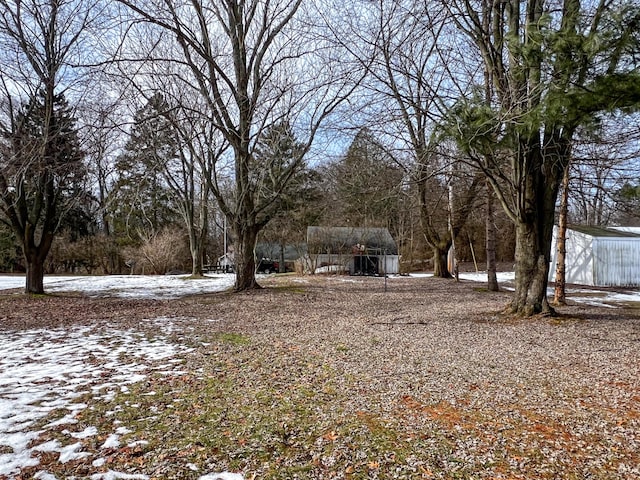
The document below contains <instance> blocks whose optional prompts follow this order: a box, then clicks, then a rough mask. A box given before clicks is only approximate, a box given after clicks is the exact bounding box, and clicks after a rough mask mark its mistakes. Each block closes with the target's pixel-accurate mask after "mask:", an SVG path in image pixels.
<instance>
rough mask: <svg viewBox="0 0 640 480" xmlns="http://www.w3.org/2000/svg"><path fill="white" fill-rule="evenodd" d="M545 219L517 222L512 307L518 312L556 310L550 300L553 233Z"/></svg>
mask: <svg viewBox="0 0 640 480" xmlns="http://www.w3.org/2000/svg"><path fill="white" fill-rule="evenodd" d="M542 221H544V220H543V219H540V220H537V221H532V222H524V221H521V222H518V223H517V224H516V252H515V257H516V272H515V273H516V285H515V287H516V288H515V293H514V296H513V300H512V302H511V311H512V312H513V313H517V314H519V315H524V316H530V315H535V314H538V313H543V314H553V313H555V312H554V310H553V309H552V308H551V306H550V305H549V302H548V300H547V285H548V275H549V251H550V243H551V235H550V234H549V235H547V233H546V232H547V231H548V230H549V231H550V229H547V228H544V226H543V225H541V222H542ZM547 237H548V238H547Z"/></svg>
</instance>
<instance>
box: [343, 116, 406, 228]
mask: <svg viewBox="0 0 640 480" xmlns="http://www.w3.org/2000/svg"><path fill="white" fill-rule="evenodd" d="M403 176H404V172H403V170H402V169H401V168H400V167H399V166H398V165H397V164H396V163H395V162H394V161H393V158H392V157H391V155H390V154H389V153H388V152H387V150H386V149H385V148H384V146H383V145H381V144H380V143H379V142H378V141H377V140H376V139H375V138H374V136H373V134H372V133H371V131H370V130H368V129H367V128H363V129H361V130H360V131H359V132H358V133H357V134H356V136H355V138H354V139H353V142H351V145H350V146H349V148H348V149H347V152H346V154H345V156H344V157H343V158H342V159H341V160H340V162H339V163H338V164H337V165H335V168H334V169H333V178H334V185H335V187H334V188H335V208H336V210H337V212H338V218H336V219H334V223H335V222H337V223H341V224H344V225H351V226H354V227H386V228H389V230H390V231H391V232H392V233H394V234H395V233H396V232H395V231H396V227H397V223H396V222H397V220H398V218H399V213H400V212H399V209H400V196H401V189H402V180H403Z"/></svg>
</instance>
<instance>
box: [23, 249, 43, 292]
mask: <svg viewBox="0 0 640 480" xmlns="http://www.w3.org/2000/svg"><path fill="white" fill-rule="evenodd" d="M25 262H26V264H27V279H26V284H25V293H36V294H42V293H44V261H41V260H40V258H39V255H38V254H37V253H35V252H34V253H30V254H25Z"/></svg>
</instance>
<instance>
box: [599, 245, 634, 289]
mask: <svg viewBox="0 0 640 480" xmlns="http://www.w3.org/2000/svg"><path fill="white" fill-rule="evenodd" d="M593 259H594V283H593V284H594V285H597V286H599V287H613V286H617V287H636V286H639V285H640V239H629V238H607V237H598V238H594V241H593Z"/></svg>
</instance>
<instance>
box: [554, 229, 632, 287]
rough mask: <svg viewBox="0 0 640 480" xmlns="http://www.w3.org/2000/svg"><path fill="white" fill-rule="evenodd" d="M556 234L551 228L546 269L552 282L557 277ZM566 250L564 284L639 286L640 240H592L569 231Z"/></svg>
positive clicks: (604, 238) (623, 238)
mask: <svg viewBox="0 0 640 480" xmlns="http://www.w3.org/2000/svg"><path fill="white" fill-rule="evenodd" d="M621 230H622V229H621ZM556 233H557V229H555V228H554V232H553V243H552V245H551V259H552V260H551V265H550V269H549V280H551V281H554V280H555V275H556V257H557V246H556ZM566 246H567V253H566V258H565V268H566V272H565V276H566V281H567V283H576V284H579V285H590V286H597V287H613V286H616V287H638V286H640V238H629V237H593V236H591V235H588V234H585V233H581V232H577V231H575V230H571V229H569V230H567V245H566Z"/></svg>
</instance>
